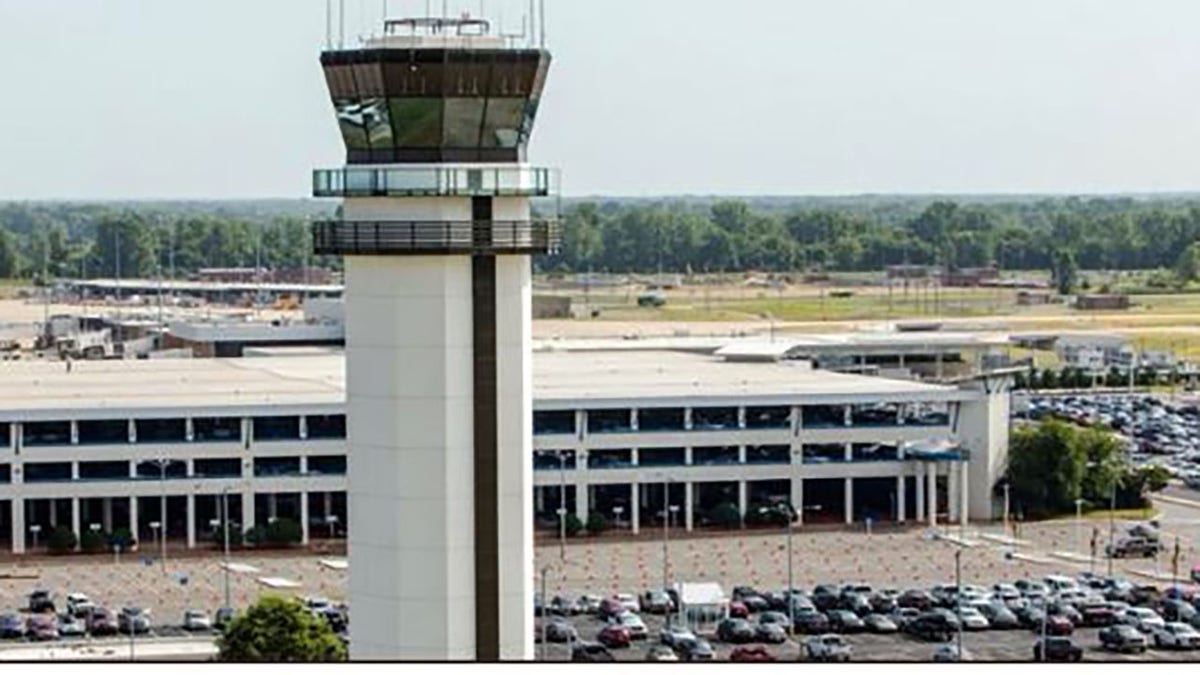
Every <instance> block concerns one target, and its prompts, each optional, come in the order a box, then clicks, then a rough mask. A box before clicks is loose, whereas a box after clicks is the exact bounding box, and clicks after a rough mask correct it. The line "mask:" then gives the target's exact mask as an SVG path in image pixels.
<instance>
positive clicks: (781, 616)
mask: <svg viewBox="0 0 1200 675" xmlns="http://www.w3.org/2000/svg"><path fill="white" fill-rule="evenodd" d="M758 623H760V624H764V623H774V624H778V625H779V626H780V627H781V628H783V630H784V631H786V632H788V633H790V632H792V620H791V619H789V618H788V615H787V614H785V613H783V612H776V611H773V610H772V611H766V612H762V613H760V614H759V615H758Z"/></svg>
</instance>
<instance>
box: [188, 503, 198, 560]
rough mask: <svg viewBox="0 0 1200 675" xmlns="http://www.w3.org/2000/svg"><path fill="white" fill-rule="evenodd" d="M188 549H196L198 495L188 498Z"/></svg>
mask: <svg viewBox="0 0 1200 675" xmlns="http://www.w3.org/2000/svg"><path fill="white" fill-rule="evenodd" d="M186 515H187V547H188V550H191V549H194V548H196V495H188V496H187V512H186Z"/></svg>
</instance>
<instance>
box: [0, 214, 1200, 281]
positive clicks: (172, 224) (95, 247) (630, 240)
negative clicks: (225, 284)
mask: <svg viewBox="0 0 1200 675" xmlns="http://www.w3.org/2000/svg"><path fill="white" fill-rule="evenodd" d="M315 204H317V203H315V202H309V201H296V202H287V203H282V204H272V203H261V204H260V203H256V204H255V206H254V208H232V207H230V206H228V205H227V204H226V203H222V202H213V203H209V204H204V205H199V206H197V205H163V204H158V205H152V206H145V205H137V204H115V205H114V204H91V205H88V204H54V203H45V204H30V203H8V204H0V278H11V277H25V278H30V277H35V276H38V275H42V274H46V275H49V276H60V277H61V276H83V277H89V278H90V277H99V276H117V275H118V274H119V275H121V276H124V277H133V276H151V275H154V274H156V273H157V272H158V270H160V269H162V270H164V273H166V272H167V271H169V270H170V269H172V268H173V269H174V270H175V271H176V273H177V275H184V274H186V273H189V272H193V271H195V270H197V269H199V268H203V267H252V266H254V265H256V264H261V265H262V266H265V267H297V266H302V265H304V264H305V263H306V262H307V263H309V264H313V265H322V266H327V267H337V266H339V265H340V261H339V260H336V259H332V258H329V259H317V258H314V257H313V256H311V255H310V253H311V248H312V244H311V236H310V234H309V226H308V220H309V217H311V216H314V215H332V212H331V211H329V207H327V206H324V205H315ZM561 215H562V218H563V245H562V248H561V250H560V251H559V252H558V253H557V254H555V255H552V256H545V257H542V258H540V259H539V260H538V261H537V267H538V269H539V270H540V271H546V272H587V271H595V272H613V273H630V272H643V273H646V272H655V271H660V270H661V271H664V272H681V273H687V272H694V273H702V272H740V271H745V270H762V271H771V272H794V271H801V270H825V271H835V272H864V271H873V270H879V269H881V268H883V267H885V266H888V265H901V264H913V265H942V266H947V267H951V268H964V267H981V266H986V265H991V264H995V265H997V266H999V267H1001V268H1003V269H1008V270H1050V271H1051V272H1052V273H1053V274H1054V277H1055V279H1056V280H1057V281H1058V284H1059V286H1060V287H1061V288H1063V289H1064V290H1069V288H1070V287H1072V286H1073V285H1074V282H1075V278H1076V271H1077V270H1078V269H1080V268H1083V269H1108V270H1147V269H1161V270H1170V274H1171V275H1172V276H1173V277H1175V278H1178V279H1179V280H1180V281H1183V282H1185V281H1189V280H1195V279H1198V278H1200V245H1196V242H1197V241H1200V198H1193V197H1178V198H1168V197H1159V198H1152V199H1151V198H1143V199H1137V198H1132V197H1113V198H1091V199H1084V198H1078V197H1069V198H1045V199H1034V198H1011V199H1008V200H1003V199H983V198H962V199H954V200H951V199H941V200H930V199H926V198H915V197H893V198H886V197H862V198H839V199H815V198H808V199H805V198H797V199H794V200H787V199H783V198H776V199H766V198H748V199H741V200H697V199H676V200H572V201H570V202H569V203H568V205H567V206H566V207H565V210H564V212H563V213H562V214H561Z"/></svg>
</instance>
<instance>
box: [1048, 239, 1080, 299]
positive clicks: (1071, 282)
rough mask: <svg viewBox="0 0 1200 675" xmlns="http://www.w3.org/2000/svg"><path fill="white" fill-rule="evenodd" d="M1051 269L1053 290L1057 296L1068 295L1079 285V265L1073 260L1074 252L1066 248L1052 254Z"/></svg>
mask: <svg viewBox="0 0 1200 675" xmlns="http://www.w3.org/2000/svg"><path fill="white" fill-rule="evenodd" d="M1053 260H1054V262H1053V267H1052V268H1051V270H1050V272H1051V274H1052V275H1053V277H1054V288H1055V290H1057V291H1058V294H1059V295H1070V294H1071V293H1074V292H1075V287H1076V286H1077V285H1078V284H1079V263H1078V262H1076V260H1075V252H1074V251H1072V250H1070V249H1068V248H1060V249H1058V250H1056V251H1055V252H1054V256H1053Z"/></svg>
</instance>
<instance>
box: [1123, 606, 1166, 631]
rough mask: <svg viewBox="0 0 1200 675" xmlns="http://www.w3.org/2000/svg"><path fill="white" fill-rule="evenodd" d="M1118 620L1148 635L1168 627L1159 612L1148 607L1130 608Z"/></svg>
mask: <svg viewBox="0 0 1200 675" xmlns="http://www.w3.org/2000/svg"><path fill="white" fill-rule="evenodd" d="M1117 620H1118V621H1120V622H1121V623H1125V624H1129V625H1130V626H1133V627H1134V628H1137V629H1138V630H1140V631H1142V632H1143V633H1146V634H1147V635H1153V634H1154V631H1156V630H1159V629H1161V628H1162V627H1163V626H1165V625H1166V622H1165V621H1163V618H1162V617H1161V616H1159V615H1158V612H1155V611H1154V610H1152V609H1149V608H1147V607H1130V608H1129V609H1127V610H1125V611H1124V612H1122V613H1121V614H1119V615H1118V617H1117Z"/></svg>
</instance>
